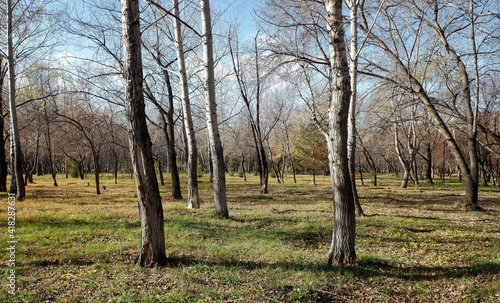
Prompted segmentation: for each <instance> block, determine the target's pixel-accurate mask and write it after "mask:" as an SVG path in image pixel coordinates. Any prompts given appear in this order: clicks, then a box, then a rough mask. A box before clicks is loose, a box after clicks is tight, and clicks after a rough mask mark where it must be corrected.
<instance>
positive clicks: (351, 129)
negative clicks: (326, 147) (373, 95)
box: [347, 0, 365, 217]
mask: <svg viewBox="0 0 500 303" xmlns="http://www.w3.org/2000/svg"><path fill="white" fill-rule="evenodd" d="M349 2H350V3H349V4H350V9H349V13H350V17H351V23H350V32H351V55H350V57H351V65H350V66H349V72H350V76H351V98H350V101H349V124H348V133H349V134H348V141H347V145H348V149H347V157H348V158H349V177H350V178H351V183H352V194H353V197H354V207H355V212H356V216H358V217H363V216H364V215H365V214H364V212H363V208H362V207H361V202H360V201H359V195H358V190H357V188H356V102H357V95H358V94H357V86H358V0H351V1H349Z"/></svg>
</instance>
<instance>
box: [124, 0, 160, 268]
mask: <svg viewBox="0 0 500 303" xmlns="http://www.w3.org/2000/svg"><path fill="white" fill-rule="evenodd" d="M120 3H121V7H122V30H123V45H124V48H123V56H124V78H125V109H126V116H127V123H128V125H127V128H128V133H129V147H130V155H131V159H132V166H133V169H134V175H135V181H136V186H137V198H138V203H139V215H140V218H141V231H142V237H141V239H142V241H141V252H140V254H139V258H138V260H137V263H138V264H139V265H140V266H142V267H155V266H163V265H165V263H166V259H167V257H166V254H165V233H164V223H163V222H164V220H163V206H162V202H161V197H160V190H159V187H158V181H157V179H156V171H155V167H154V160H153V153H152V150H151V145H152V143H151V138H150V136H149V133H148V128H147V124H146V113H145V105H144V92H143V72H142V55H141V28H140V15H139V0H121V1H120Z"/></svg>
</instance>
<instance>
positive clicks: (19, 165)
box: [6, 0, 26, 201]
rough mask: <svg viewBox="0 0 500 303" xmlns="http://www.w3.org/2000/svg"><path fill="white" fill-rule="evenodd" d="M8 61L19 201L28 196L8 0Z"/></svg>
mask: <svg viewBox="0 0 500 303" xmlns="http://www.w3.org/2000/svg"><path fill="white" fill-rule="evenodd" d="M6 9H7V61H8V66H9V111H10V159H11V174H12V179H11V183H10V193H12V194H16V199H17V200H18V201H22V200H24V198H25V197H26V189H25V184H24V179H23V162H24V160H23V152H22V150H21V140H20V137H19V126H18V121H17V109H16V71H15V61H16V57H15V53H14V41H13V39H14V28H13V25H12V24H13V7H12V1H11V0H7V7H6Z"/></svg>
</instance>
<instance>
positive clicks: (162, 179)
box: [158, 159, 165, 186]
mask: <svg viewBox="0 0 500 303" xmlns="http://www.w3.org/2000/svg"><path fill="white" fill-rule="evenodd" d="M158 174H159V175H160V185H161V186H164V185H165V179H164V178H163V167H162V166H161V160H160V159H158Z"/></svg>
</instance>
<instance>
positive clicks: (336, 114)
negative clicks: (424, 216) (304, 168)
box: [325, 0, 356, 265]
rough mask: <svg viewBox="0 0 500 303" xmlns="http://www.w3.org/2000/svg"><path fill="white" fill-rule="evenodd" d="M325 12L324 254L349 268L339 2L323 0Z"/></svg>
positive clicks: (345, 72) (351, 234)
mask: <svg viewBox="0 0 500 303" xmlns="http://www.w3.org/2000/svg"><path fill="white" fill-rule="evenodd" d="M325 8H326V20H327V24H328V25H327V28H328V45H329V50H330V53H329V54H330V68H331V77H332V78H331V95H330V104H329V108H328V134H327V136H326V137H327V138H326V139H327V145H328V153H329V154H328V158H329V166H330V176H331V182H332V189H333V204H334V205H333V208H334V209H333V212H334V215H333V235H332V243H331V247H330V252H329V253H328V264H329V265H340V264H353V263H355V261H356V252H355V248H354V242H355V232H356V230H355V226H356V221H355V210H354V198H353V191H352V184H351V179H350V176H349V159H348V157H347V141H348V115H349V102H350V97H351V83H350V76H349V64H348V60H347V51H346V44H345V37H344V35H345V34H344V27H343V17H342V1H341V0H327V1H325Z"/></svg>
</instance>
